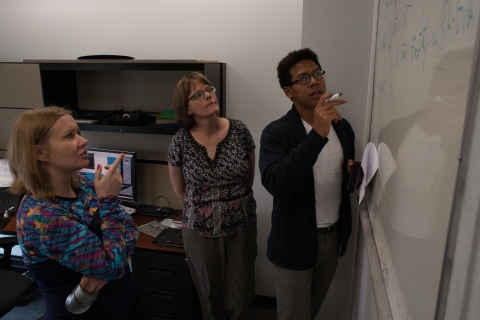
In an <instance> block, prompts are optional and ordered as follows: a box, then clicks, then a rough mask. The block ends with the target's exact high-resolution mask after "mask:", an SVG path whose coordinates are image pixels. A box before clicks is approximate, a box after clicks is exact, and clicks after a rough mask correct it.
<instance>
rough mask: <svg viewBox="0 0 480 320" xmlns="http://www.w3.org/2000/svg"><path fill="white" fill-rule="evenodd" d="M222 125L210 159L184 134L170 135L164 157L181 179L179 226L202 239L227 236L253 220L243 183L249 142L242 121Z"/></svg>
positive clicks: (253, 209) (250, 196)
mask: <svg viewBox="0 0 480 320" xmlns="http://www.w3.org/2000/svg"><path fill="white" fill-rule="evenodd" d="M228 121H229V126H228V132H227V135H226V136H225V138H223V140H221V141H220V142H219V143H218V145H217V149H216V152H215V157H214V158H213V160H212V159H211V158H210V157H209V156H208V154H207V149H206V148H205V147H204V146H202V145H201V144H199V143H198V142H197V141H196V140H195V139H194V138H193V136H192V134H191V133H190V130H185V129H180V130H179V131H178V132H177V133H176V134H175V136H174V137H173V139H172V143H171V144H170V150H169V152H168V163H169V164H170V165H172V166H175V167H182V171H183V176H184V179H185V184H186V187H185V191H186V192H185V199H184V200H183V221H182V223H183V227H185V228H189V229H195V230H198V232H199V234H200V235H201V236H204V237H222V236H228V235H230V234H233V233H235V232H236V231H240V230H245V229H246V228H247V227H248V225H249V223H250V222H254V221H256V220H257V214H256V202H255V199H254V198H253V191H252V188H251V187H250V185H249V182H248V173H249V162H248V161H249V158H250V152H251V151H252V150H254V149H255V143H254V141H253V139H252V135H251V134H250V131H249V130H248V128H247V127H246V126H245V124H243V122H241V121H240V120H233V119H228Z"/></svg>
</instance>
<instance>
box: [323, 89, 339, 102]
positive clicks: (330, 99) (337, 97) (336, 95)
mask: <svg viewBox="0 0 480 320" xmlns="http://www.w3.org/2000/svg"><path fill="white" fill-rule="evenodd" d="M341 95H342V93H341V92H340V93H335V94H334V95H333V96H331V97H330V98H328V99H327V100H325V104H327V103H328V102H330V101H337V100H340V96H341Z"/></svg>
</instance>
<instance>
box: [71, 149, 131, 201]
mask: <svg viewBox="0 0 480 320" xmlns="http://www.w3.org/2000/svg"><path fill="white" fill-rule="evenodd" d="M87 153H88V160H89V161H90V164H89V165H88V167H86V168H84V169H82V170H80V174H84V175H86V176H87V177H88V178H90V179H91V180H92V181H94V179H95V169H96V168H97V165H101V166H102V168H103V169H102V177H103V174H105V172H106V170H105V168H104V167H105V166H106V165H111V164H113V162H114V161H115V159H117V157H118V156H119V155H120V154H122V153H124V154H125V155H124V157H123V161H122V163H121V164H120V165H119V166H118V169H119V170H120V173H121V174H122V178H123V186H122V190H121V191H120V194H119V195H118V198H119V199H120V200H124V201H131V202H133V201H137V179H136V170H135V169H136V165H137V157H136V153H135V152H130V151H119V150H108V149H96V148H87Z"/></svg>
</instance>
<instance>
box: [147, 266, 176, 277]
mask: <svg viewBox="0 0 480 320" xmlns="http://www.w3.org/2000/svg"><path fill="white" fill-rule="evenodd" d="M148 272H149V273H158V274H165V275H167V276H173V269H172V268H160V267H148Z"/></svg>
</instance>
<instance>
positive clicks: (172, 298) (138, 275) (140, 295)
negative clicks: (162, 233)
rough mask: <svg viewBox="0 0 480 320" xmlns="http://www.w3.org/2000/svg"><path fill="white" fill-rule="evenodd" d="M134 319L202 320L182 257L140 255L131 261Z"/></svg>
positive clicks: (174, 254)
mask: <svg viewBox="0 0 480 320" xmlns="http://www.w3.org/2000/svg"><path fill="white" fill-rule="evenodd" d="M132 268H133V279H134V290H135V307H134V311H135V319H136V320H137V319H202V316H201V310H200V304H199V301H198V296H197V291H196V289H195V285H194V283H193V280H192V277H191V275H190V269H189V267H188V264H187V261H186V260H185V254H183V253H178V252H177V253H175V252H161V251H158V252H155V253H151V252H142V251H140V249H138V248H136V249H135V251H134V253H133V259H132Z"/></svg>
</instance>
